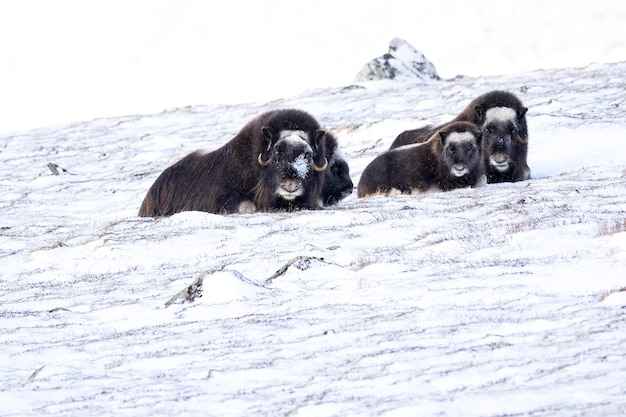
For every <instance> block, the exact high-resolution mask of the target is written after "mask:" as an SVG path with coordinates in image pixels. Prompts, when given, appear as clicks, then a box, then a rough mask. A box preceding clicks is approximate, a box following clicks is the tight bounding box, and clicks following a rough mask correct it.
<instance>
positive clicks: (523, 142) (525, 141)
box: [517, 135, 528, 145]
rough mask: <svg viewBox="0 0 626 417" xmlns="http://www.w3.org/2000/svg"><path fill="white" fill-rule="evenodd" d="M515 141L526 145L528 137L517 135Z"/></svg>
mask: <svg viewBox="0 0 626 417" xmlns="http://www.w3.org/2000/svg"><path fill="white" fill-rule="evenodd" d="M517 141H518V142H519V143H521V144H522V145H526V144H527V143H528V138H526V139H524V138H523V137H521V136H520V135H517Z"/></svg>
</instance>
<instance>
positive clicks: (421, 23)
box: [0, 0, 626, 132]
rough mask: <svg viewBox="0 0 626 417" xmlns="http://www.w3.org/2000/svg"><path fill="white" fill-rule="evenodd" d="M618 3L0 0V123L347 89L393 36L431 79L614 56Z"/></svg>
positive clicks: (621, 13) (622, 5) (619, 49)
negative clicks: (418, 56) (415, 53)
mask: <svg viewBox="0 0 626 417" xmlns="http://www.w3.org/2000/svg"><path fill="white" fill-rule="evenodd" d="M624 22H626V2H624V1H621V0H614V1H610V0H604V1H603V0H595V1H588V2H570V1H545V0H531V1H504V0H485V1H473V2H467V1H463V0H439V1H438V2H432V1H399V0H387V1H385V2H368V1H364V0H359V1H354V0H348V1H344V0H342V1H337V0H315V1H290V0H251V1H243V0H229V1H228V2H223V1H221V2H217V1H191V0H145V1H140V0H123V1H119V0H116V1H70V0H57V1H46V0H4V1H2V2H0V51H1V54H0V106H1V108H0V114H1V115H2V116H1V117H0V132H7V131H15V130H26V129H31V128H35V127H39V126H45V125H50V124H56V123H67V122H72V121H78V120H87V119H93V118H97V117H108V116H118V115H125V114H133V113H154V112H159V111H161V110H163V109H165V108H171V107H180V106H186V105H192V104H217V103H239V102H247V101H258V100H271V99H276V98H281V97H286V96H291V95H294V94H297V93H299V92H302V91H304V90H307V89H312V88H318V87H329V86H343V85H348V84H350V83H351V82H352V80H353V79H354V76H355V75H356V74H357V72H358V71H359V70H360V69H361V67H362V66H363V65H364V64H365V63H366V62H367V61H369V60H370V59H372V58H375V57H378V56H380V55H382V54H383V53H385V52H386V51H387V48H388V44H389V41H390V40H391V39H392V38H394V37H400V38H404V39H406V40H407V41H409V42H410V43H411V44H413V45H414V46H415V47H416V48H417V49H418V50H420V51H422V52H423V53H424V54H425V55H426V57H427V58H428V59H429V60H430V61H431V62H433V63H434V64H435V66H436V68H437V70H438V72H439V74H440V75H441V76H443V77H453V76H455V75H457V74H465V75H471V76H480V75H494V74H505V73H512V72H520V71H530V70H534V69H538V68H554V67H568V66H584V65H587V64H589V63H591V62H617V61H623V60H626V30H624V27H623V25H624Z"/></svg>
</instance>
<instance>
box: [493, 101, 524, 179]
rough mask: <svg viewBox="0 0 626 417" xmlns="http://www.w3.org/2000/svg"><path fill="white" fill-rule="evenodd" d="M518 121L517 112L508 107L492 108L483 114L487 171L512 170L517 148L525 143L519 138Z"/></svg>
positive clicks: (517, 151) (517, 152)
mask: <svg viewBox="0 0 626 417" xmlns="http://www.w3.org/2000/svg"><path fill="white" fill-rule="evenodd" d="M522 117H523V115H522ZM519 119H520V118H519V116H518V114H517V112H516V111H515V110H514V109H512V108H509V107H493V108H490V109H488V110H487V111H486V112H485V116H484V123H483V135H484V153H485V165H487V167H488V168H489V169H492V170H494V171H496V172H500V173H505V172H508V171H511V170H512V169H514V167H515V161H516V159H517V158H516V156H517V154H519V153H520V151H519V146H520V145H525V144H526V143H527V140H526V139H523V138H522V137H521V136H520V123H519Z"/></svg>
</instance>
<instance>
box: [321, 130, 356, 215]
mask: <svg viewBox="0 0 626 417" xmlns="http://www.w3.org/2000/svg"><path fill="white" fill-rule="evenodd" d="M326 159H327V160H328V168H327V169H326V177H325V178H324V186H323V188H322V203H323V204H324V205H332V204H337V203H338V202H339V201H340V200H342V199H344V198H346V197H347V196H349V195H350V194H351V193H352V189H353V188H354V184H353V183H352V179H350V168H349V166H348V162H347V161H346V159H345V157H344V155H343V152H341V149H339V144H338V143H337V139H336V138H335V137H334V136H333V135H332V134H330V133H328V132H327V133H326Z"/></svg>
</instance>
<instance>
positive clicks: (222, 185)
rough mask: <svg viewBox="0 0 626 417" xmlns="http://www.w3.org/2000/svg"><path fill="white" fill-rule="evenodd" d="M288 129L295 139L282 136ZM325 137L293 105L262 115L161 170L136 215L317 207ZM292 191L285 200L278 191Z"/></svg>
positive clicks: (315, 122)
mask: <svg viewBox="0 0 626 417" xmlns="http://www.w3.org/2000/svg"><path fill="white" fill-rule="evenodd" d="M286 131H295V132H296V133H297V134H298V135H299V136H298V137H299V138H296V139H294V140H284V139H283V136H285V135H286V134H287V133H286ZM291 136H293V137H295V136H294V135H291ZM302 136H304V137H302ZM325 138H326V132H325V131H324V130H322V129H321V128H320V125H319V123H318V122H317V121H316V120H315V119H314V118H313V117H312V116H311V115H309V114H308V113H305V112H303V111H299V110H294V109H286V110H274V111H269V112H267V113H264V114H262V115H260V116H258V117H257V118H255V119H253V120H252V121H250V122H249V123H248V124H246V125H245V126H244V127H243V128H242V129H241V131H240V132H239V133H238V134H237V135H236V136H235V137H234V138H233V139H231V140H230V141H229V142H227V143H226V144H225V145H224V146H222V147H221V148H219V149H217V150H215V151H212V152H209V153H205V152H201V151H196V152H193V153H191V154H189V155H187V156H186V157H184V158H183V159H181V160H180V161H178V162H177V163H175V164H174V165H172V166H170V167H169V168H167V169H166V170H165V171H163V173H161V175H160V176H159V177H158V178H157V179H156V181H155V182H154V184H153V185H152V187H150V189H149V190H148V193H147V194H146V197H145V199H144V200H143V203H142V204H141V208H140V210H139V216H142V217H155V216H169V215H172V214H174V213H178V212H181V211H192V210H195V211H206V212H209V213H219V214H226V213H236V212H238V211H240V210H242V208H243V210H263V211H270V210H281V209H286V210H293V209H300V208H305V209H318V208H320V204H321V203H320V202H321V196H322V194H321V193H322V186H323V182H324V175H325V173H324V172H323V171H324V170H325V165H326V158H325V152H326V149H325ZM281 139H282V140H281ZM277 144H279V145H277ZM296 162H298V164H299V166H298V169H297V170H295V169H294V167H295V166H296ZM296 171H297V172H296ZM283 186H284V187H285V188H284V189H283V188H280V187H283ZM285 190H287V191H285ZM297 190H300V191H297ZM292 191H293V192H294V194H291V195H288V196H287V197H285V198H288V199H285V198H284V195H282V194H284V193H289V192H292ZM281 193H282V194H281ZM296 193H300V194H299V195H296Z"/></svg>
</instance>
